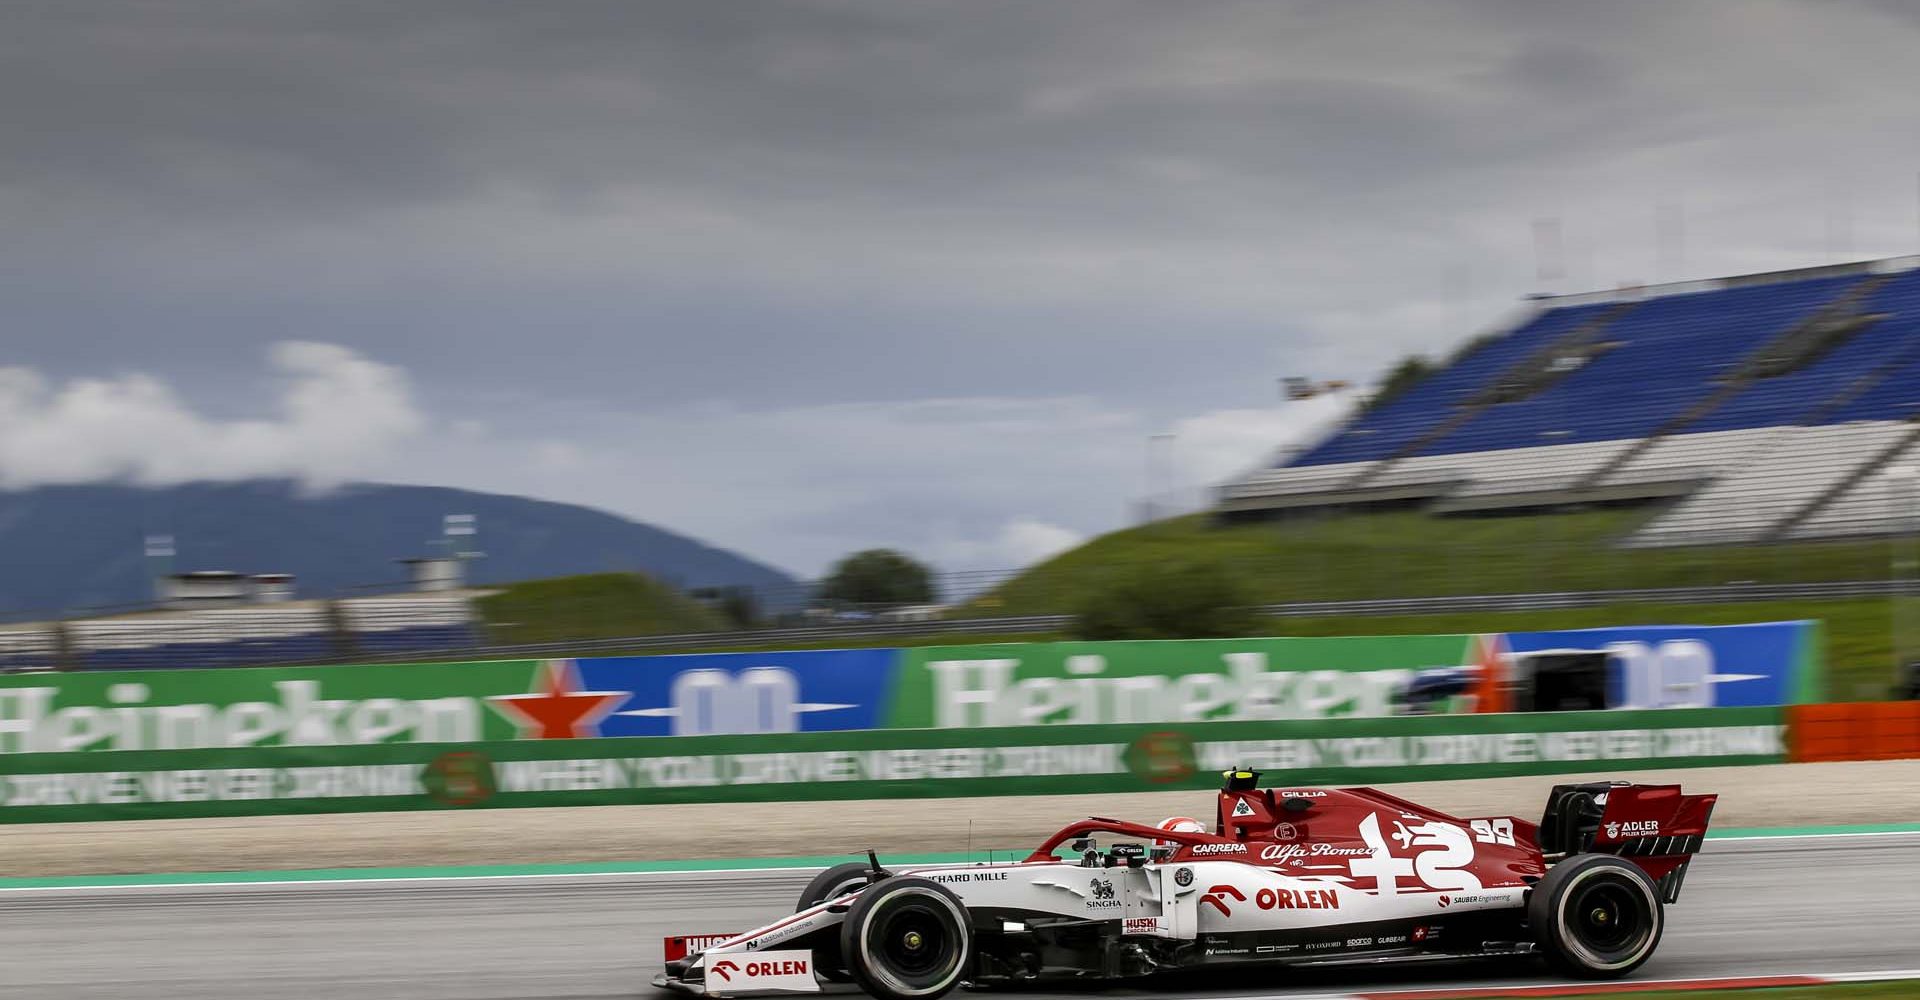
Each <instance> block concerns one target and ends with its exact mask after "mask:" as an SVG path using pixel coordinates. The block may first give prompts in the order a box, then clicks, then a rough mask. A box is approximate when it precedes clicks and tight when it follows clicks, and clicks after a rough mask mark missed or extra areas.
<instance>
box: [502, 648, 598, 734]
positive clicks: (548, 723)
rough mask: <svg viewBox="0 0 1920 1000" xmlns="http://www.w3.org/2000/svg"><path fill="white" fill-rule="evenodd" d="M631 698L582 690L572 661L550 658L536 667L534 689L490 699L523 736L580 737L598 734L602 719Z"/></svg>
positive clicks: (576, 668)
mask: <svg viewBox="0 0 1920 1000" xmlns="http://www.w3.org/2000/svg"><path fill="white" fill-rule="evenodd" d="M631 697H633V692H631V691H582V690H580V668H579V667H578V666H576V665H575V664H574V662H573V661H572V660H548V661H546V662H545V663H542V664H540V666H538V667H536V668H534V672H533V690H532V691H530V692H528V693H526V694H496V695H490V696H488V698H487V700H488V701H490V702H492V703H493V707H494V710H495V711H498V712H499V713H500V714H501V715H504V716H506V717H507V719H508V721H510V722H512V723H513V724H514V725H516V726H519V727H520V738H521V739H536V740H577V739H591V738H593V737H596V736H599V735H600V720H601V719H604V718H606V717H607V716H608V715H611V714H612V713H613V710H614V709H616V708H618V707H620V704H621V703H622V702H624V701H626V700H627V699H628V698H631Z"/></svg>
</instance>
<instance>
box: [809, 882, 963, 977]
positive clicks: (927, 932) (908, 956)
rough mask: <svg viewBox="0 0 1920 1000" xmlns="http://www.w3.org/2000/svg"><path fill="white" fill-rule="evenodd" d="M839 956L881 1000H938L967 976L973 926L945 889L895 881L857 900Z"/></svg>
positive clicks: (843, 929) (844, 927)
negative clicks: (937, 999) (936, 998)
mask: <svg viewBox="0 0 1920 1000" xmlns="http://www.w3.org/2000/svg"><path fill="white" fill-rule="evenodd" d="M840 953H841V955H842V956H844V958H845V961H846V964H847V971H848V972H850V973H851V974H852V975H853V978H854V980H855V981H856V982H858V983H859V984H860V986H861V987H862V988H863V989H865V990H866V991H867V992H868V993H870V994H872V995H873V996H875V997H878V998H879V1000H933V998H935V997H939V996H943V995H945V994H946V992H947V991H948V990H951V989H953V988H954V987H955V986H958V985H959V984H960V980H961V979H962V978H963V977H964V976H965V975H966V973H967V970H968V968H969V966H970V964H971V960H972V956H973V924H972V922H971V921H970V920H969V919H968V917H967V908H966V906H964V905H963V904H962V903H961V902H960V898H959V897H958V896H955V895H954V894H953V893H952V892H951V891H950V890H948V889H947V887H946V886H943V885H941V884H940V883H938V882H934V881H931V880H929V879H924V878H914V877H912V876H900V877H895V878H890V879H887V880H886V881H884V882H881V883H879V884H878V885H875V886H873V887H872V888H869V889H867V890H866V891H864V892H862V893H860V895H859V896H856V897H855V898H854V901H853V906H852V908H851V909H849V910H848V911H847V918H846V921H845V922H844V923H843V924H841V926H840Z"/></svg>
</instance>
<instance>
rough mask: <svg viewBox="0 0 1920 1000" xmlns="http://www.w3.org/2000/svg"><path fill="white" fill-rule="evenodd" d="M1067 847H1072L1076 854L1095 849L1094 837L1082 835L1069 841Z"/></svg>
mask: <svg viewBox="0 0 1920 1000" xmlns="http://www.w3.org/2000/svg"><path fill="white" fill-rule="evenodd" d="M1067 847H1068V848H1069V849H1071V850H1072V851H1073V852H1074V853H1075V854H1084V853H1086V852H1087V851H1091V850H1093V838H1092V837H1081V838H1080V839H1079V840H1076V841H1073V842H1072V843H1069V844H1068V845H1067Z"/></svg>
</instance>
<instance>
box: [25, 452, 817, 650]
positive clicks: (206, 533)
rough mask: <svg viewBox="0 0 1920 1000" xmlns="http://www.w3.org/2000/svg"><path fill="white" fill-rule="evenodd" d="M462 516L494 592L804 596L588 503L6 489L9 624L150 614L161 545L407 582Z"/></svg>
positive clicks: (756, 570)
mask: <svg viewBox="0 0 1920 1000" xmlns="http://www.w3.org/2000/svg"><path fill="white" fill-rule="evenodd" d="M446 514H472V515H474V516H475V517H476V519H477V524H478V528H479V534H478V536H477V539H476V544H475V548H477V549H478V550H479V551H481V552H483V553H485V556H484V557H483V558H480V559H477V560H475V561H474V562H473V563H471V564H470V569H469V580H470V581H471V582H474V583H478V584H488V583H505V582H509V581H513V580H525V579H536V578H540V577H551V576H565V575H570V574H575V573H593V572H607V571H637V572H642V573H646V574H648V575H650V576H653V577H656V578H658V579H660V580H663V581H666V582H668V583H671V584H674V585H676V586H680V587H703V586H718V585H745V586H750V587H755V588H760V589H763V590H770V589H778V588H790V587H792V586H794V585H795V583H796V581H795V579H794V578H793V577H792V576H791V575H789V574H788V573H786V572H784V571H782V570H780V569H777V568H775V567H773V566H770V565H767V564H765V563H762V562H759V561H757V560H754V559H752V558H750V557H747V556H744V555H741V554H739V553H735V552H732V551H729V550H727V549H723V548H720V547H718V546H714V545H710V544H708V543H705V542H702V541H699V540H698V539H694V538H691V537H688V536H686V535H682V534H679V533H677V532H674V531H671V530H668V529H665V528H661V527H658V526H655V525H651V524H647V523H645V522H641V521H635V520H632V519H630V518H626V517H623V516H621V515H618V514H613V513H609V512H607V511H602V510H597V509H594V508H591V507H586V506H582V505H579V504H569V503H563V502H560V501H554V500H542V499H539V498H536V497H526V496H516V495H511V494H504V493H485V492H480V491H475V490H462V489H457V488H454V487H448V486H417V485H405V484H393V483H364V482H356V483H346V484H342V485H340V486H338V487H334V488H331V489H326V490H309V489H306V488H304V487H303V486H302V485H301V484H299V483H298V482H296V481H294V480H289V479H246V480H231V481H196V482H188V483H180V484H176V485H170V486H135V485H127V484H86V485H61V486H38V487H32V488H28V489H22V490H11V491H0V614H4V615H6V616H8V617H16V618H17V617H20V616H22V615H30V614H33V613H36V612H45V613H61V612H70V611H74V610H78V609H83V608H102V607H113V606H121V605H136V604H144V603H147V602H149V601H150V600H151V599H152V596H153V583H152V579H151V577H152V574H153V572H154V571H155V569H157V568H158V564H157V563H156V562H154V561H152V560H149V559H148V558H146V557H145V556H144V554H143V543H144V539H145V537H146V536H147V535H155V534H164V535H172V536H173V537H174V540H175V546H176V549H177V552H178V555H177V556H176V557H175V558H174V559H172V560H171V568H172V569H173V570H174V571H176V572H178V571H188V570H233V571H236V572H241V573H292V574H294V576H295V577H296V586H297V589H298V593H299V596H301V597H330V596H339V595H341V594H343V593H348V592H352V591H354V590H356V589H367V588H375V587H381V586H386V585H393V584H400V583H402V582H403V581H404V580H405V571H404V569H403V568H402V567H401V566H400V565H398V560H400V559H404V558H408V557H417V556H424V555H427V554H429V552H430V551H431V549H432V548H433V546H432V544H431V543H432V542H433V541H435V540H437V539H438V538H439V536H440V531H441V518H442V517H443V516H444V515H446Z"/></svg>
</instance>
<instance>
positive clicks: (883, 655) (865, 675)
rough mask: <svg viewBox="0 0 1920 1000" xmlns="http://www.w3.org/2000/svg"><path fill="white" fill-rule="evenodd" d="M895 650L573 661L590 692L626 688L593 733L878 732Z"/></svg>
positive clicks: (889, 692) (897, 656)
mask: <svg viewBox="0 0 1920 1000" xmlns="http://www.w3.org/2000/svg"><path fill="white" fill-rule="evenodd" d="M899 659H900V651H899V650H897V649H822V650H805V651H800V652H786V653H697V654H689V655H682V656H610V657H598V658H593V659H582V660H579V661H577V662H578V664H579V669H580V680H581V684H582V685H583V686H584V687H585V688H586V689H588V690H591V691H619V692H628V693H629V696H628V697H627V698H626V699H625V700H623V701H622V702H620V704H619V707H618V709H617V710H615V711H614V712H612V713H611V714H609V715H608V716H607V717H606V718H604V719H602V720H601V722H600V734H601V735H602V736H711V735H716V734H722V733H802V732H804V733H813V732H826V731H831V730H844V729H878V728H882V727H883V726H884V725H885V723H884V722H883V721H882V720H881V717H880V708H881V706H883V705H885V704H887V703H888V698H889V697H890V696H891V695H892V694H893V682H894V675H895V673H896V671H895V669H894V668H895V665H896V664H898V663H899Z"/></svg>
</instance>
